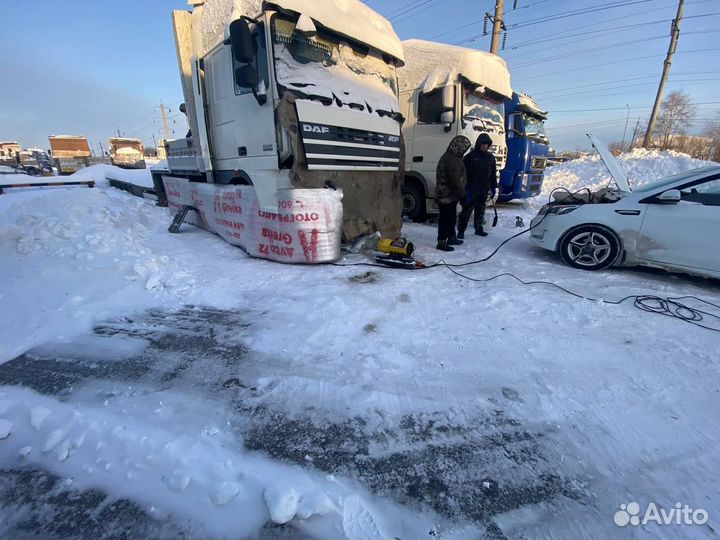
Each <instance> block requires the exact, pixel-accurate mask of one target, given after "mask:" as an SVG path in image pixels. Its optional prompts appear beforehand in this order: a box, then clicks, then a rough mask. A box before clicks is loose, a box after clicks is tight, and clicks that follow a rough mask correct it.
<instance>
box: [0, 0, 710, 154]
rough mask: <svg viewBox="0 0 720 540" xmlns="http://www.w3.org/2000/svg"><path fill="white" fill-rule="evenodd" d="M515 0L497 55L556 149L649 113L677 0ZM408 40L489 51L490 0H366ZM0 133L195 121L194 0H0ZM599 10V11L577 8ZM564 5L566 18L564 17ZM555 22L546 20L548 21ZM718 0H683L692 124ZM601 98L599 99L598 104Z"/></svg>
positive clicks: (41, 136)
mask: <svg viewBox="0 0 720 540" xmlns="http://www.w3.org/2000/svg"><path fill="white" fill-rule="evenodd" d="M505 1H506V18H505V21H506V24H507V25H508V27H509V31H508V35H507V42H506V48H505V50H503V51H501V52H500V54H501V55H502V56H503V57H504V58H505V59H506V60H507V62H508V65H509V67H510V70H511V76H512V82H513V87H514V88H516V89H519V90H524V91H526V92H528V93H530V94H531V95H533V96H534V97H535V98H536V99H537V100H538V102H539V103H540V104H541V106H543V107H544V108H546V109H548V110H549V111H550V119H549V121H548V132H549V134H550V137H551V140H552V144H553V146H555V147H556V148H558V149H573V148H587V146H588V145H587V143H586V140H585V137H584V135H583V134H584V133H585V132H586V131H588V130H591V131H593V132H594V133H596V134H597V135H599V136H600V137H601V138H603V139H604V140H606V141H608V142H609V141H613V140H620V139H621V138H622V136H623V130H624V127H625V120H626V118H627V113H628V110H627V108H626V105H629V106H630V121H629V127H628V135H627V137H628V138H629V137H630V134H631V132H632V129H633V127H634V126H635V122H636V121H637V119H638V118H642V119H646V118H647V116H648V115H649V112H650V107H651V106H652V102H653V99H654V96H655V91H656V89H657V82H658V80H659V78H660V72H661V69H662V61H663V58H664V55H665V52H666V50H667V46H668V41H669V37H668V35H669V28H670V20H671V19H672V18H673V17H674V16H675V12H676V9H677V2H676V0H626V1H624V2H620V1H617V0H616V1H612V0H518V1H517V6H518V7H517V9H515V10H513V9H512V6H513V0H505ZM367 4H368V5H369V6H370V7H372V8H373V9H375V10H377V11H379V12H380V13H382V14H383V15H386V16H388V17H389V18H390V19H391V22H392V23H393V25H394V27H395V30H396V31H397V33H398V35H399V36H400V37H401V38H402V39H407V38H411V37H416V38H421V39H431V40H434V41H441V42H445V43H451V44H460V45H462V46H466V47H472V48H478V49H482V50H487V49H488V48H489V44H490V39H489V36H484V37H483V36H482V35H481V34H482V30H483V25H482V16H483V13H484V12H485V11H491V10H492V9H493V6H494V0H482V1H478V0H368V1H367ZM0 6H1V11H0V14H1V15H0V16H1V17H2V20H3V32H2V33H0V50H2V51H3V52H4V54H2V55H0V73H2V74H3V77H2V82H0V104H2V105H0V140H6V139H13V140H19V141H20V142H21V143H22V144H23V145H24V146H27V147H30V146H39V147H42V148H45V147H47V135H50V134H57V133H68V134H78V135H86V136H88V137H89V138H90V139H91V142H92V144H93V146H94V148H95V149H96V150H98V143H99V142H101V141H102V143H103V144H106V141H107V138H108V137H109V136H111V135H112V134H113V133H116V131H117V129H118V128H119V129H120V131H121V133H122V134H123V135H127V136H134V137H140V138H142V139H143V140H145V141H152V136H153V134H155V136H156V137H160V136H162V124H161V121H160V114H159V111H158V109H157V106H158V105H159V104H160V102H161V101H162V102H163V103H165V104H166V105H168V106H169V107H170V109H171V112H170V128H171V129H174V131H175V135H176V136H181V135H182V134H183V133H184V131H185V122H184V117H183V116H182V114H180V113H179V112H178V110H177V106H178V105H179V103H180V102H181V101H182V93H181V89H180V83H179V78H178V74H177V64H176V57H175V48H174V43H173V36H172V28H171V24H170V12H171V11H172V10H173V9H186V8H187V4H186V2H185V0H123V1H115V0H104V1H97V0H68V1H64V2H59V1H57V0H25V1H23V2H10V1H9V0H3V2H2V3H0ZM583 9H595V10H596V11H593V12H592V13H586V14H581V15H570V12H572V11H576V10H583ZM556 16H561V18H556ZM542 18H546V19H551V20H546V21H544V22H540V19H542ZM719 23H720V2H718V0H687V1H686V3H685V19H684V20H683V22H682V25H681V35H680V42H679V46H678V50H677V54H676V55H675V59H674V61H673V66H672V71H671V76H670V81H669V84H668V85H667V90H666V92H670V91H672V90H676V89H677V90H683V91H685V92H687V93H688V94H689V95H690V96H691V98H692V99H693V100H694V101H695V102H696V103H698V104H700V105H698V110H699V115H698V121H697V122H696V126H695V128H696V129H701V128H702V127H703V125H704V121H705V120H706V119H708V118H712V117H714V116H715V115H716V114H717V111H719V110H720V97H718V92H717V90H718V88H720V73H719V72H718V70H717V60H716V59H717V58H718V55H719V53H720V44H718V43H720V40H718V38H719V37H720V24H719ZM589 109H599V110H589Z"/></svg>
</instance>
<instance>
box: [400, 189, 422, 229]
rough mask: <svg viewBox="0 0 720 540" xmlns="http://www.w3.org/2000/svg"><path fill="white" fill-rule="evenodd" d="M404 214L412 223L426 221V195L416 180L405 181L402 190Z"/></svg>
mask: <svg viewBox="0 0 720 540" xmlns="http://www.w3.org/2000/svg"><path fill="white" fill-rule="evenodd" d="M402 201H403V209H402V213H403V215H404V216H407V217H408V218H409V219H411V220H412V221H414V222H416V223H419V222H422V221H425V219H426V218H427V212H426V209H425V193H424V190H423V189H422V187H420V186H419V185H418V182H417V181H416V180H405V182H404V183H403V188H402Z"/></svg>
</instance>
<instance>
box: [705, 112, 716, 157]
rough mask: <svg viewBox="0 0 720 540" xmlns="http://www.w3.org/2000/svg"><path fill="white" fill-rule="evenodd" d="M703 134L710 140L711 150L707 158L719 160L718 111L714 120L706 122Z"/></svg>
mask: <svg viewBox="0 0 720 540" xmlns="http://www.w3.org/2000/svg"><path fill="white" fill-rule="evenodd" d="M703 136H705V137H707V138H708V139H709V140H710V148H711V151H710V155H709V157H708V159H712V160H713V161H720V112H718V113H717V114H716V115H715V120H711V121H710V122H708V124H707V126H706V127H705V129H704V130H703Z"/></svg>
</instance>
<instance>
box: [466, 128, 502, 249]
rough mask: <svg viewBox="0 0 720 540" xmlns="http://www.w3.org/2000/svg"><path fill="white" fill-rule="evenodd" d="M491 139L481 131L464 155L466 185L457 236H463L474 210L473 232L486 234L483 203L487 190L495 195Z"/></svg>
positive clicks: (493, 158) (480, 234)
mask: <svg viewBox="0 0 720 540" xmlns="http://www.w3.org/2000/svg"><path fill="white" fill-rule="evenodd" d="M491 146H492V139H491V138H490V135H488V134H487V133H481V134H480V136H479V137H478V138H477V141H475V149H474V150H473V151H472V152H470V153H469V154H468V155H467V156H465V160H464V163H465V173H466V174H467V186H466V188H465V197H464V198H463V200H462V210H461V211H460V216H459V217H458V225H457V228H458V233H457V237H458V238H464V237H465V229H467V226H468V221H470V214H472V213H473V211H475V219H474V225H475V234H477V235H478V236H487V233H486V232H485V231H484V230H483V222H484V221H485V203H486V201H487V197H488V192H489V193H491V194H492V196H493V198H494V197H495V190H496V189H497V171H496V164H495V156H493V155H492V153H491V152H490V147H491Z"/></svg>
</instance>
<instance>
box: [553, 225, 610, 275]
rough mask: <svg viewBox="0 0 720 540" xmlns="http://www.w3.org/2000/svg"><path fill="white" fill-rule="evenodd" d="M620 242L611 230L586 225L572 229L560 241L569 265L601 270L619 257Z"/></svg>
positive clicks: (563, 254)
mask: <svg viewBox="0 0 720 540" xmlns="http://www.w3.org/2000/svg"><path fill="white" fill-rule="evenodd" d="M619 250H620V243H619V241H618V239H617V237H616V236H615V234H614V233H612V232H611V231H609V230H607V229H605V228H603V227H599V226H595V225H585V226H582V227H579V228H577V229H575V230H573V231H570V233H568V234H567V235H565V237H564V238H563V240H562V241H561V243H560V255H561V257H562V259H563V261H565V263H567V264H568V265H570V266H572V267H574V268H581V269H584V270H601V269H603V268H607V267H608V266H610V265H612V264H613V263H614V262H615V260H616V259H617V256H618V252H619Z"/></svg>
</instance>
